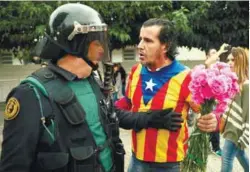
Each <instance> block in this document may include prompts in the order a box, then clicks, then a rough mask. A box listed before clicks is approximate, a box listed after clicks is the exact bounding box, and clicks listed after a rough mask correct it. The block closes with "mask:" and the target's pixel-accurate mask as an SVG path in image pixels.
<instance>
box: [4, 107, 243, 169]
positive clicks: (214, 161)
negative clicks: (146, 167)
mask: <svg viewBox="0 0 250 172" xmlns="http://www.w3.org/2000/svg"><path fill="white" fill-rule="evenodd" d="M2 124H3V105H2V104H1V103H0V134H1V135H0V143H1V142H2V127H3V126H2ZM130 134H131V131H128V130H122V129H121V138H122V140H123V143H124V146H125V149H126V155H125V171H126V170H127V168H128V164H129V160H130V157H131V137H130ZM223 143H224V140H223V139H221V147H222V146H223ZM0 149H1V147H0ZM233 167H234V168H233V172H243V171H244V170H243V169H242V167H241V166H240V164H239V162H238V160H236V159H235V161H234V165H233ZM220 168H221V158H220V157H218V156H216V155H214V154H210V155H209V157H208V165H207V172H220Z"/></svg>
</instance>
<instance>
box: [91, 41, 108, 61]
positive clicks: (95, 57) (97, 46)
mask: <svg viewBox="0 0 250 172" xmlns="http://www.w3.org/2000/svg"><path fill="white" fill-rule="evenodd" d="M103 56H104V48H103V46H102V44H101V43H100V41H98V40H95V41H92V42H91V43H90V45H89V49H88V55H87V57H88V58H89V60H90V61H92V62H93V63H94V64H97V63H98V62H99V61H101V60H102V58H103Z"/></svg>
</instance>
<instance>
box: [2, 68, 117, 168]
mask: <svg viewBox="0 0 250 172" xmlns="http://www.w3.org/2000/svg"><path fill="white" fill-rule="evenodd" d="M33 75H34V76H33V77H35V78H39V77H41V76H45V77H44V78H40V80H41V81H46V82H48V83H49V82H53V81H54V80H55V78H59V77H60V78H61V79H60V80H62V81H64V82H65V84H66V85H64V86H63V87H61V86H60V87H59V86H56V85H53V84H54V83H52V85H50V84H49V85H50V86H49V87H51V88H52V89H51V90H52V91H51V90H48V93H50V91H51V92H53V91H55V89H56V90H58V92H55V95H58V96H57V97H55V96H54V95H52V94H50V98H48V97H47V96H45V94H44V91H42V90H41V88H40V87H39V86H37V84H34V83H32V82H30V81H25V82H23V84H21V85H20V86H18V87H17V88H15V89H14V90H13V91H12V92H11V93H10V94H9V96H8V97H9V98H15V99H17V101H18V103H20V106H19V108H20V111H19V112H18V115H17V116H16V117H15V119H12V120H8V119H7V120H6V121H5V125H6V126H5V128H4V143H3V146H4V145H5V144H8V145H10V144H17V146H16V147H15V149H12V150H9V149H8V147H5V146H4V149H3V152H2V157H3V158H2V160H1V163H2V164H1V168H0V171H1V170H2V171H12V172H17V171H20V172H21V171H27V169H29V168H30V167H31V171H32V172H33V171H36V172H40V171H41V172H45V171H46V172H47V171H53V172H57V171H58V172H61V171H68V172H74V171H77V172H78V171H79V172H80V171H90V172H92V171H98V172H99V171H112V170H114V163H113V159H112V158H113V156H114V150H113V149H112V147H111V146H112V144H111V142H110V140H111V136H110V135H109V133H108V132H109V122H108V119H105V117H106V115H107V114H106V113H107V109H105V107H104V106H103V104H102V101H104V100H103V99H102V97H101V96H102V95H101V92H100V90H99V87H98V85H97V83H96V82H95V80H94V79H93V78H92V77H89V78H86V79H81V80H80V79H77V77H76V76H75V75H73V74H71V73H69V72H67V71H64V70H63V69H61V68H59V67H57V66H55V65H52V64H50V65H49V67H48V68H43V69H40V70H39V71H37V72H35V73H34V74H33ZM66 88H67V89H69V90H71V91H72V92H73V93H74V95H75V96H73V95H71V94H70V93H71V92H68V91H67V89H66ZM46 91H47V90H46ZM67 94H68V95H67ZM53 99H55V100H53ZM38 100H39V101H38ZM28 102H29V103H30V104H28ZM77 102H79V105H80V107H79V106H78V104H77ZM40 105H41V106H40ZM41 107H42V108H41ZM81 108H82V109H81ZM41 110H42V111H43V112H41ZM30 112H33V113H30ZM6 117H7V116H6ZM43 117H45V119H46V123H45V127H44V126H43V125H42V120H43ZM14 125H15V127H14ZM22 129H24V130H22ZM10 130H12V131H10ZM27 138H29V139H28V140H27ZM9 147H10V146H9ZM10 152H11V153H10ZM5 154H9V155H10V156H12V158H10V157H6V156H5ZM32 154H33V155H32ZM5 160H6V161H7V160H11V161H9V162H5ZM13 161H14V162H13ZM13 163H14V164H16V165H13V166H11V169H9V165H10V164H13ZM18 164H19V165H18ZM22 169H24V170H22Z"/></svg>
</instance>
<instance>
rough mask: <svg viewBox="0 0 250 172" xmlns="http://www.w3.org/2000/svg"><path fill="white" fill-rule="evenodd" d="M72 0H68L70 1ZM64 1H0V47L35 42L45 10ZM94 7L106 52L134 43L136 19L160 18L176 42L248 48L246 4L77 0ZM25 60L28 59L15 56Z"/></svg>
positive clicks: (27, 46) (43, 25)
mask: <svg viewBox="0 0 250 172" xmlns="http://www.w3.org/2000/svg"><path fill="white" fill-rule="evenodd" d="M70 2H72V1H70ZM64 3H68V2H67V1H58V2H55V1H54V2H53V1H50V2H42V1H37V2H32V1H22V2H20V1H19V2H18V1H13V2H10V1H9V2H8V1H1V2H0V35H1V39H0V49H9V50H12V49H13V47H15V48H18V47H21V48H19V51H21V50H22V49H23V50H24V51H25V52H27V49H30V48H32V47H33V46H34V45H35V42H36V40H38V39H39V36H41V35H42V34H43V33H44V31H45V28H46V25H47V23H48V18H49V15H50V14H51V12H52V11H53V10H54V9H55V8H56V7H58V6H59V5H61V4H64ZM81 3H82V4H86V5H89V6H91V7H93V8H94V9H96V10H97V11H99V13H100V14H101V15H102V16H103V18H104V21H105V22H106V23H107V24H108V25H109V35H110V40H111V46H110V48H111V50H112V49H115V48H122V47H125V46H126V45H136V44H137V43H138V34H139V29H140V27H141V25H142V23H143V22H144V21H145V20H147V19H149V18H152V17H163V18H168V19H170V20H173V21H174V22H175V23H176V28H175V30H176V32H177V33H178V40H179V45H184V46H188V47H198V48H203V49H206V48H208V47H210V46H214V47H216V48H217V47H219V46H220V45H221V44H222V43H223V42H226V43H229V44H231V45H241V46H246V47H248V39H249V38H248V33H249V31H248V21H249V12H248V2H232V1H227V2H221V1H193V2H188V1H162V2H160V1H151V2H141V1H139V2H138V1H126V2H119V1H118V2H113V1H110V2H103V1H95V2H92V1H82V2H81ZM20 58H30V57H20Z"/></svg>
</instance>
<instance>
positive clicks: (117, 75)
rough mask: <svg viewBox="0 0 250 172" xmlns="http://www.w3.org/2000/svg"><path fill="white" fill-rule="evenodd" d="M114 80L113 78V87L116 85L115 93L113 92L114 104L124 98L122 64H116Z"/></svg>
mask: <svg viewBox="0 0 250 172" xmlns="http://www.w3.org/2000/svg"><path fill="white" fill-rule="evenodd" d="M113 68H114V78H113V85H114V92H113V100H114V102H115V101H116V100H118V99H120V98H122V97H123V96H124V94H123V93H122V88H123V83H122V74H121V72H120V68H121V66H120V64H119V63H115V64H114V66H113Z"/></svg>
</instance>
